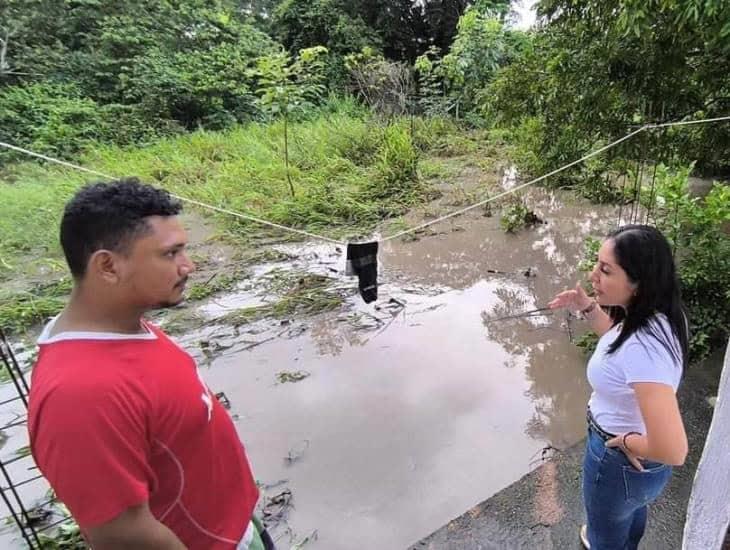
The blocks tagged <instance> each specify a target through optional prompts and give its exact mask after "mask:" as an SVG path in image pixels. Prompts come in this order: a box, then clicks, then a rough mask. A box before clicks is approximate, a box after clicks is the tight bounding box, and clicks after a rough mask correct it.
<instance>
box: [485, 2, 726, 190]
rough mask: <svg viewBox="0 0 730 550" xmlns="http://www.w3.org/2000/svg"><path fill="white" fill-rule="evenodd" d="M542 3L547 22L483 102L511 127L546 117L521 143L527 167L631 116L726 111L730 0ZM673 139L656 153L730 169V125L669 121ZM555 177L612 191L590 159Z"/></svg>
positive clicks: (646, 118) (569, 153)
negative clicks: (589, 167) (587, 167)
mask: <svg viewBox="0 0 730 550" xmlns="http://www.w3.org/2000/svg"><path fill="white" fill-rule="evenodd" d="M539 12H540V14H541V15H542V17H543V25H542V26H541V27H539V28H538V30H537V32H536V33H535V35H534V39H533V40H532V42H531V43H530V44H529V45H528V47H526V48H525V49H524V50H523V51H522V54H521V55H520V56H519V57H518V58H517V59H516V60H515V62H514V63H513V64H512V65H511V66H509V67H506V68H503V69H501V70H500V71H499V72H498V73H497V76H496V77H495V79H494V80H493V82H492V84H491V85H490V86H489V88H488V90H487V92H486V93H485V94H484V95H483V102H482V103H481V109H482V112H483V113H484V115H485V116H486V117H487V118H490V119H492V120H494V121H495V122H497V123H498V124H501V125H506V126H508V127H510V128H519V127H521V126H522V124H523V123H524V121H525V120H530V119H537V120H539V125H540V127H541V130H542V131H541V132H540V133H539V134H534V135H531V136H530V137H531V138H532V139H531V140H530V141H529V142H528V143H525V144H524V148H525V149H527V150H529V151H530V153H531V155H532V158H531V159H529V160H531V161H533V162H531V165H529V166H523V167H522V168H523V169H524V168H529V171H530V172H532V173H534V174H542V173H546V172H548V171H550V170H553V169H555V168H557V167H559V166H561V165H564V164H566V163H567V162H570V161H572V160H575V159H577V158H580V157H581V156H582V155H584V154H585V153H586V152H588V151H589V150H591V149H592V148H594V147H595V146H596V144H605V143H608V142H611V141H613V140H614V139H617V138H618V137H621V136H623V135H625V134H626V133H628V131H629V125H630V124H642V123H644V122H650V121H655V120H662V119H663V120H677V119H682V118H685V117H691V118H694V117H697V118H703V117H708V118H709V117H712V116H719V115H722V114H725V111H726V110H727V109H726V107H727V93H726V90H727V89H728V85H729V84H730V80H728V78H729V77H728V75H729V74H730V56H728V55H727V51H728V43H729V42H730V41H728V40H726V39H723V38H722V37H723V36H727V33H728V32H730V24H729V23H728V21H730V4H728V3H726V2H700V1H699V0H692V1H689V2H675V1H670V0H651V1H649V2H635V1H629V0H626V1H621V2H617V3H606V2H600V1H597V0H581V1H579V2H570V1H566V0H543V1H542V2H540V3H539ZM667 139H669V140H670V142H671V148H670V150H669V151H667V150H665V148H664V144H666V140H665V141H664V142H663V144H662V148H661V149H660V150H656V149H654V150H652V149H651V147H650V148H649V150H648V155H649V157H650V158H651V157H653V158H656V157H657V156H659V155H662V154H664V153H667V154H676V155H677V157H678V158H679V159H682V160H683V161H686V162H690V161H693V160H696V161H697V170H698V171H699V172H701V173H709V174H713V173H714V174H718V173H723V172H725V171H727V170H728V169H730V166H728V161H727V159H728V158H730V155H728V151H730V130H729V129H728V126H727V125H722V124H717V125H701V126H697V127H691V128H681V129H680V128H676V129H671V130H669V131H668V132H667ZM635 143H638V140H634V142H632V143H631V144H628V147H629V149H630V148H631V147H632V146H633V144H635ZM623 154H624V155H625V156H627V157H629V158H637V157H639V156H640V155H641V156H643V155H642V154H641V153H640V152H639V151H638V150H633V151H632V150H628V151H625V152H624V153H623ZM554 182H555V184H557V185H564V184H571V185H578V186H579V187H580V186H582V185H583V184H585V185H586V187H587V189H586V194H587V195H590V196H592V197H593V198H597V199H599V200H609V199H610V198H611V197H610V194H609V195H605V196H604V193H603V191H604V190H605V186H601V185H599V182H598V181H597V180H596V178H595V177H594V176H593V174H591V173H585V171H584V169H579V170H572V171H570V172H567V173H564V174H561V176H560V177H558V178H555V180H554Z"/></svg>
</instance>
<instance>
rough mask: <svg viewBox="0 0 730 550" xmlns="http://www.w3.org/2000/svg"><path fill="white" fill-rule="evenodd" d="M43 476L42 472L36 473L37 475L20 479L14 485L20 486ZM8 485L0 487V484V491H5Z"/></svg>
mask: <svg viewBox="0 0 730 550" xmlns="http://www.w3.org/2000/svg"><path fill="white" fill-rule="evenodd" d="M42 477H43V474H38V475H37V476H33V477H29V478H28V479H24V480H23V481H20V482H18V483H16V484H15V487H16V488H17V487H22V486H23V485H27V484H28V483H32V482H34V481H36V480H38V479H41V478H42ZM7 490H8V487H2V486H0V491H7Z"/></svg>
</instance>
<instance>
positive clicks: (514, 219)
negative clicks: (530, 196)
mask: <svg viewBox="0 0 730 550" xmlns="http://www.w3.org/2000/svg"><path fill="white" fill-rule="evenodd" d="M537 223H541V220H540V218H538V217H537V215H536V214H535V213H534V212H533V211H532V210H530V209H529V208H528V206H527V204H525V200H524V199H523V198H521V197H516V198H515V199H513V200H511V201H509V203H508V205H507V206H505V207H504V208H503V209H502V217H501V218H500V219H499V225H500V226H501V227H502V229H504V230H505V231H506V232H507V233H517V232H518V231H519V230H520V229H523V228H525V227H529V226H532V225H535V224H537Z"/></svg>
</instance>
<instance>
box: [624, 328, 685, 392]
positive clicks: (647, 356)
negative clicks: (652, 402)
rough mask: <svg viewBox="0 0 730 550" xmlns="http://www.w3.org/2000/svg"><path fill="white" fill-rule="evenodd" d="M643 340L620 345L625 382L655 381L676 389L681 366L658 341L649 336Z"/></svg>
mask: <svg viewBox="0 0 730 550" xmlns="http://www.w3.org/2000/svg"><path fill="white" fill-rule="evenodd" d="M644 340H645V341H632V342H627V343H626V344H625V345H624V346H621V348H622V349H621V352H622V353H621V363H622V364H623V366H624V372H625V374H626V383H627V384H634V383H636V382H655V383H658V384H666V385H668V386H671V387H672V388H673V389H674V390H676V389H677V386H678V384H679V378H680V377H681V367H680V366H679V365H677V362H676V361H675V359H674V358H673V357H672V355H671V354H670V353H669V351H668V350H667V349H665V348H664V346H662V345H661V344H660V343H659V342H657V341H656V340H653V339H649V338H644ZM647 340H648V341H647Z"/></svg>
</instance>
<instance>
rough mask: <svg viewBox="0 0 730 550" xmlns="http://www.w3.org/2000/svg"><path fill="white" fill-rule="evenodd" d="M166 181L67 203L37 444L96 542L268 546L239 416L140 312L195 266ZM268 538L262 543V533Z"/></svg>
mask: <svg viewBox="0 0 730 550" xmlns="http://www.w3.org/2000/svg"><path fill="white" fill-rule="evenodd" d="M180 210H181V206H180V203H179V202H177V201H176V200H174V199H172V198H171V197H170V196H169V194H168V193H166V192H165V191H162V190H160V189H156V188H154V187H151V186H148V185H143V184H141V183H139V182H138V181H137V180H134V179H128V180H120V181H115V182H111V183H98V184H94V185H90V186H87V187H85V188H83V189H82V190H81V191H79V192H78V193H77V194H76V196H74V197H73V199H72V200H71V201H70V202H69V203H68V204H67V205H66V209H65V212H64V215H63V220H62V222H61V245H62V247H63V251H64V254H65V256H66V260H67V262H68V265H69V268H70V270H71V274H72V275H73V277H74V289H73V292H72V294H71V298H70V300H69V303H68V305H67V306H66V308H65V309H64V310H63V312H62V313H61V314H60V315H59V316H58V317H56V318H55V319H53V320H52V321H51V322H50V323H49V324H48V326H46V328H45V329H44V331H43V334H42V335H41V337H40V340H39V346H40V352H39V356H38V362H37V364H36V365H35V367H34V370H33V375H32V380H31V382H32V383H31V394H30V405H29V422H28V429H29V432H30V441H31V450H32V452H33V457H34V459H35V461H36V463H37V464H38V467H39V468H40V470H41V472H42V473H43V475H44V476H45V477H46V478H47V479H48V481H49V482H50V484H51V486H52V487H53V489H54V491H55V492H56V495H57V496H58V498H59V499H60V500H61V501H62V502H63V503H64V504H66V506H67V507H68V509H69V510H70V511H71V514H72V515H73V517H74V519H75V520H76V521H77V522H78V524H79V525H80V527H81V529H82V531H83V532H84V534H85V536H86V538H87V539H88V540H89V542H90V544H91V545H92V547H93V548H94V549H95V550H116V549H122V548H125V549H126V548H134V549H135V550H143V549H155V550H161V549H175V550H177V549H182V548H190V549H192V550H224V549H225V550H232V549H238V550H241V549H246V550H248V549H251V550H254V549H258V548H272V547H273V544H271V541H270V538H268V535H266V533H265V531H263V530H262V529H261V528H260V527H258V528H257V525H259V524H258V522H257V523H256V525H254V523H253V511H254V506H255V505H256V501H257V499H258V489H257V487H256V483H255V482H254V479H253V476H252V473H251V469H250V466H249V463H248V459H247V458H246V454H245V451H244V448H243V445H242V444H241V442H240V440H239V438H238V435H237V434H236V430H235V427H234V425H233V422H232V420H231V418H230V416H229V415H228V413H227V412H226V411H225V409H224V408H223V407H222V406H221V404H220V403H219V402H218V400H217V399H216V398H215V396H214V395H213V394H212V393H211V392H210V390H209V389H208V388H207V387H206V385H205V383H204V382H203V380H202V379H201V378H200V376H199V374H198V371H197V367H196V365H195V363H194V361H193V359H192V358H191V357H190V356H189V355H188V354H187V353H185V352H184V351H183V350H182V349H181V348H179V347H178V346H177V345H176V344H175V343H174V342H173V341H172V340H170V339H169V338H168V337H167V336H166V335H165V334H164V333H163V332H162V331H160V330H159V329H157V328H156V327H154V326H152V325H150V324H149V323H147V322H146V321H145V320H144V319H143V315H144V313H145V312H146V311H149V310H151V309H155V308H162V307H170V306H173V305H175V304H178V303H179V302H180V301H181V300H182V299H183V290H184V288H185V282H186V281H187V279H188V276H189V275H190V273H192V271H193V270H194V269H195V267H194V265H193V263H192V262H191V261H190V259H189V258H188V256H187V254H186V252H185V246H186V243H187V238H186V235H185V231H184V230H183V228H182V226H181V224H180V222H179V220H178V219H177V217H176V215H177V214H178V213H179V212H180ZM264 541H265V542H264Z"/></svg>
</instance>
